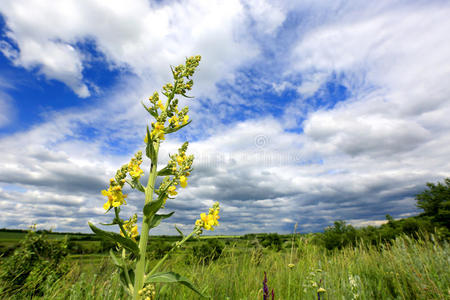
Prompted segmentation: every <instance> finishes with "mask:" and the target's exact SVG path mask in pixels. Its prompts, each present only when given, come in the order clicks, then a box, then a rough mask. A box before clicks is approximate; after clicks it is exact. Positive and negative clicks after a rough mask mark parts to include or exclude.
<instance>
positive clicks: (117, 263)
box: [109, 249, 123, 269]
mask: <svg viewBox="0 0 450 300" xmlns="http://www.w3.org/2000/svg"><path fill="white" fill-rule="evenodd" d="M109 256H111V258H112V261H113V263H114V264H115V265H116V266H118V267H119V268H121V269H122V268H123V264H122V261H121V259H120V258H117V256H116V255H115V254H114V251H113V250H112V249H109Z"/></svg>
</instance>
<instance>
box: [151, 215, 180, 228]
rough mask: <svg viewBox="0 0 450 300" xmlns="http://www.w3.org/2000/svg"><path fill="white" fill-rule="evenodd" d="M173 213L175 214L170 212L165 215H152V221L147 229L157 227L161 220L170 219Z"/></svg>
mask: <svg viewBox="0 0 450 300" xmlns="http://www.w3.org/2000/svg"><path fill="white" fill-rule="evenodd" d="M174 213H175V212H174V211H173V212H171V213H169V214H166V215H158V214H156V215H154V216H153V218H152V220H151V221H150V224H149V226H150V227H149V229H151V228H154V227H156V226H158V225H159V223H161V221H162V220H164V219H167V218H170V217H171V216H172V215H173V214H174Z"/></svg>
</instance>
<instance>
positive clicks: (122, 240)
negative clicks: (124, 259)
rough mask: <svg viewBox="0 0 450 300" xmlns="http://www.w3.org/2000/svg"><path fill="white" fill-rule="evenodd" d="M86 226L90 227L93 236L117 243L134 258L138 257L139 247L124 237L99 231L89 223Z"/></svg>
mask: <svg viewBox="0 0 450 300" xmlns="http://www.w3.org/2000/svg"><path fill="white" fill-rule="evenodd" d="M88 224H89V227H91V230H92V231H93V232H94V233H95V234H97V235H98V236H99V237H100V238H102V239H104V240H106V241H111V242H116V243H119V244H120V245H122V247H124V248H125V249H127V250H129V251H131V252H132V253H134V254H135V255H136V256H139V247H138V245H137V244H136V243H135V242H133V241H132V240H130V239H128V238H125V237H123V236H121V235H120V234H117V233H114V232H109V231H104V230H101V229H100V228H97V227H95V226H94V225H93V224H92V223H91V222H88Z"/></svg>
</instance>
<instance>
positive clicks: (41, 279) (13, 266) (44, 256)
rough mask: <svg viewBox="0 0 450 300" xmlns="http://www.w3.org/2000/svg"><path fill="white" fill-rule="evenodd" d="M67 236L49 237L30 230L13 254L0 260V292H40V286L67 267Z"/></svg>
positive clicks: (39, 293)
mask: <svg viewBox="0 0 450 300" xmlns="http://www.w3.org/2000/svg"><path fill="white" fill-rule="evenodd" d="M66 256H67V240H64V241H62V242H61V241H48V240H47V239H46V233H45V232H42V233H40V234H37V233H36V232H33V231H29V232H28V234H27V235H26V236H25V239H24V240H22V241H21V242H20V243H19V247H18V248H17V249H16V250H15V251H14V254H13V255H12V256H10V257H8V258H6V259H5V261H4V262H3V263H2V266H1V269H2V273H1V274H0V282H1V283H2V284H3V286H2V290H1V294H4V295H17V294H18V292H20V293H21V295H26V296H42V292H43V291H42V290H43V287H44V286H46V285H48V283H49V282H50V281H54V280H55V279H56V278H59V277H61V276H62V275H64V274H65V273H67V272H68V270H69V265H68V263H66V262H65V257H66Z"/></svg>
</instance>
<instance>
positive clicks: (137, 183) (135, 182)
mask: <svg viewBox="0 0 450 300" xmlns="http://www.w3.org/2000/svg"><path fill="white" fill-rule="evenodd" d="M126 182H127V183H128V184H129V185H130V186H131V187H132V188H133V189H136V190H138V191H140V192H143V193H145V188H144V186H143V185H142V184H141V182H140V181H139V178H134V179H133V180H132V181H130V180H128V179H127V180H126Z"/></svg>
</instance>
